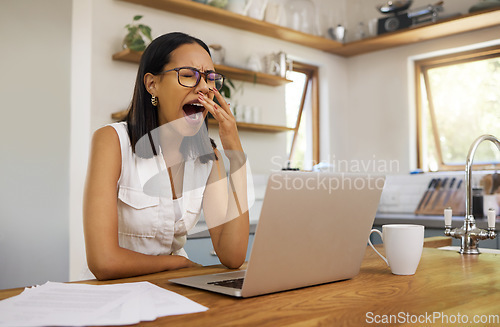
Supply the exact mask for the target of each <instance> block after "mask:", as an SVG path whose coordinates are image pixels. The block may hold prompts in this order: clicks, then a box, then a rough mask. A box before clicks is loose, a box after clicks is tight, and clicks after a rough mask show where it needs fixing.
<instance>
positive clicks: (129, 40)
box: [123, 15, 153, 51]
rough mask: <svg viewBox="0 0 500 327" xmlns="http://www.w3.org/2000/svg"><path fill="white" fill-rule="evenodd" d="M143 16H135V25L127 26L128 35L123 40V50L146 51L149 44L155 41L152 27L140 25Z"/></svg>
mask: <svg viewBox="0 0 500 327" xmlns="http://www.w3.org/2000/svg"><path fill="white" fill-rule="evenodd" d="M141 18H142V15H136V16H134V19H133V23H131V24H127V25H125V28H126V29H127V31H128V33H127V35H125V38H124V39H123V48H124V49H130V50H133V51H144V50H145V49H146V46H147V45H148V44H149V42H151V41H153V39H152V38H151V27H149V26H147V25H143V24H138V23H137V21H139V20H140V19H141Z"/></svg>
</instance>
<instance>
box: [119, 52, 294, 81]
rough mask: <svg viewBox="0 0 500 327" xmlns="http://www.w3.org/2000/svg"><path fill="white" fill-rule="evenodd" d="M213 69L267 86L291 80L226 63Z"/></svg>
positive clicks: (122, 57)
mask: <svg viewBox="0 0 500 327" xmlns="http://www.w3.org/2000/svg"><path fill="white" fill-rule="evenodd" d="M141 56H142V52H138V51H132V50H130V49H125V50H122V51H120V52H118V53H115V54H114V55H113V60H119V61H127V62H132V63H139V61H140V60H141ZM215 70H217V71H218V72H219V73H221V74H223V75H224V76H226V77H227V78H231V79H235V80H238V81H244V82H251V83H257V84H264V85H269V86H281V85H284V84H286V83H291V82H292V81H291V80H288V79H286V78H283V77H281V76H276V75H271V74H264V73H258V72H254V71H251V70H246V69H241V68H236V67H230V66H226V65H215Z"/></svg>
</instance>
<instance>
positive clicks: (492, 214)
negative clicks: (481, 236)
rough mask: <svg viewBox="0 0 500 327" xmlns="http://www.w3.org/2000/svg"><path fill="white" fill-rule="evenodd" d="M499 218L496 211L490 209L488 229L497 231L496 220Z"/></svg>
mask: <svg viewBox="0 0 500 327" xmlns="http://www.w3.org/2000/svg"><path fill="white" fill-rule="evenodd" d="M496 218H497V213H496V212H495V209H493V208H490V209H488V229H495V220H496Z"/></svg>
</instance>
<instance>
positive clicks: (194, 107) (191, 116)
mask: <svg viewBox="0 0 500 327" xmlns="http://www.w3.org/2000/svg"><path fill="white" fill-rule="evenodd" d="M204 110H205V107H203V105H202V104H201V103H197V102H195V103H188V104H185V105H184V106H182V111H184V117H185V118H186V119H187V120H188V122H190V123H193V124H197V123H198V122H200V121H201V120H202V119H203V111H204Z"/></svg>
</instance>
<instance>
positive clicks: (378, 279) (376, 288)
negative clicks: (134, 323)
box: [0, 246, 500, 327]
mask: <svg viewBox="0 0 500 327" xmlns="http://www.w3.org/2000/svg"><path fill="white" fill-rule="evenodd" d="M379 250H380V251H382V252H383V248H382V247H381V246H379ZM499 258H500V256H499V255H495V254H488V253H484V254H481V255H479V256H466V255H459V254H457V253H456V252H453V251H443V250H438V249H435V248H424V250H423V253H422V259H421V261H420V264H419V267H418V269H417V272H416V274H415V275H412V276H397V275H393V274H391V272H390V269H389V268H388V267H387V265H386V264H385V263H384V262H383V261H382V260H381V259H380V258H379V257H378V256H377V255H376V254H375V252H374V251H373V250H371V249H370V248H367V250H366V253H365V258H364V260H363V263H362V265H361V270H360V273H359V275H357V276H356V277H354V278H352V279H350V280H345V281H340V282H336V283H327V284H322V285H317V286H312V287H307V288H302V289H297V290H292V291H287V292H280V293H275V294H269V295H263V296H258V297H254V298H248V299H236V298H232V297H229V296H224V295H219V294H214V293H211V292H208V291H202V290H197V289H193V288H189V287H184V286H180V285H175V284H172V283H170V282H169V281H168V280H169V279H171V278H177V277H185V276H193V275H201V274H208V273H218V272H225V271H228V270H227V269H225V268H223V267H222V266H220V265H218V266H209V267H195V268H186V269H180V270H177V271H166V272H161V273H157V274H151V275H145V276H139V277H134V278H127V279H119V280H113V281H103V282H99V281H84V282H83V283H86V284H97V285H106V284H111V283H128V282H139V281H148V282H151V283H153V284H155V285H158V286H160V287H162V288H165V289H168V290H170V291H173V292H176V293H179V294H181V295H184V296H186V297H188V298H189V299H191V300H193V301H196V302H198V303H200V304H202V305H204V306H207V307H208V308H209V310H208V311H205V312H201V313H195V314H188V315H178V316H168V317H162V318H158V319H157V320H155V321H154V322H142V323H141V324H140V325H141V326H235V325H238V326H260V327H265V326H284V325H287V326H289V325H293V326H319V325H321V326H367V325H373V326H380V325H384V326H385V325H389V323H388V322H389V319H391V321H392V322H393V324H402V325H406V326H408V325H411V326H422V325H425V326H430V325H436V326H442V325H460V326H465V325H467V326H472V325H475V326H476V325H477V326H491V325H498V324H500V312H499V310H498V303H500V292H498V290H497V288H498V285H500V260H499ZM22 290H23V289H22V288H18V289H11V290H1V291H0V299H5V298H8V297H11V296H14V295H17V294H19V293H21V292H22ZM457 319H460V320H457ZM447 322H448V323H447ZM450 322H455V323H452V324H450Z"/></svg>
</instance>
